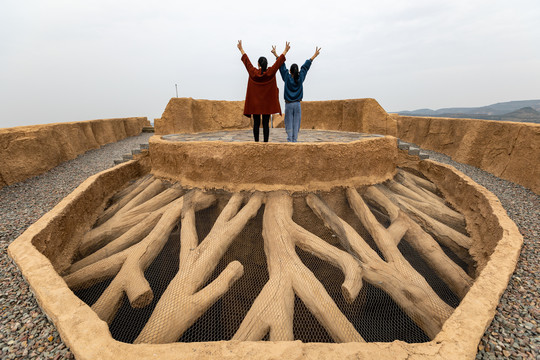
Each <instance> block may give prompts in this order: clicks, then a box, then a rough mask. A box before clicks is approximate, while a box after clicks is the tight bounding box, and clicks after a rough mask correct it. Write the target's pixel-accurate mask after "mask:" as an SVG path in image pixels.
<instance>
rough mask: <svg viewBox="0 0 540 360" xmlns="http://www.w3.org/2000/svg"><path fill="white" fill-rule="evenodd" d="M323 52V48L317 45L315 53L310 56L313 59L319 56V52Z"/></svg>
mask: <svg viewBox="0 0 540 360" xmlns="http://www.w3.org/2000/svg"><path fill="white" fill-rule="evenodd" d="M320 52H321V48H320V47H318V46H315V54H313V56H312V57H311V58H310V60H311V61H313V60H315V58H316V57H317V56H319V53H320Z"/></svg>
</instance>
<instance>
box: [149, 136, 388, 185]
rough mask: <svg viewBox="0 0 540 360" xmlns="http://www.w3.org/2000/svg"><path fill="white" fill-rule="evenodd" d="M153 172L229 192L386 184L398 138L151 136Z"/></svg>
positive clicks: (163, 176)
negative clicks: (292, 140) (294, 140)
mask: <svg viewBox="0 0 540 360" xmlns="http://www.w3.org/2000/svg"><path fill="white" fill-rule="evenodd" d="M149 143H150V157H151V160H152V173H153V174H154V175H156V176H158V177H161V178H166V179H170V180H172V181H178V182H180V183H181V184H182V185H184V186H192V187H201V186H202V187H204V188H218V189H219V188H221V189H226V190H229V191H242V190H249V191H252V190H261V191H269V190H276V189H285V190H290V191H307V190H309V191H317V190H325V191H326V190H330V189H331V188H333V187H336V186H363V185H371V184H377V183H380V182H383V181H385V180H388V179H389V178H391V177H392V176H393V175H394V174H395V171H396V159H397V140H396V138H394V137H392V136H382V135H374V134H359V133H353V132H340V131H321V130H302V131H301V132H300V135H299V142H298V143H288V142H286V133H285V130H284V129H271V132H270V142H268V143H264V142H258V143H256V142H254V141H253V133H252V130H241V131H227V132H223V131H222V132H212V133H198V134H174V135H164V136H159V135H158V136H154V137H152V138H151V139H150V141H149Z"/></svg>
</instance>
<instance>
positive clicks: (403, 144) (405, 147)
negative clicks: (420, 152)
mask: <svg viewBox="0 0 540 360" xmlns="http://www.w3.org/2000/svg"><path fill="white" fill-rule="evenodd" d="M397 146H398V149H400V150H409V147H410V146H411V144H409V143H408V142H405V141H401V140H399V139H398V145H397Z"/></svg>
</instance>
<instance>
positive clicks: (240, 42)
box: [236, 40, 245, 55]
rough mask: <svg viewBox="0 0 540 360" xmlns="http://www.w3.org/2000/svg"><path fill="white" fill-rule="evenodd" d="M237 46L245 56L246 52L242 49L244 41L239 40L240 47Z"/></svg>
mask: <svg viewBox="0 0 540 360" xmlns="http://www.w3.org/2000/svg"><path fill="white" fill-rule="evenodd" d="M236 46H237V47H238V50H240V52H241V53H242V55H244V54H245V52H244V49H243V48H242V40H238V45H236Z"/></svg>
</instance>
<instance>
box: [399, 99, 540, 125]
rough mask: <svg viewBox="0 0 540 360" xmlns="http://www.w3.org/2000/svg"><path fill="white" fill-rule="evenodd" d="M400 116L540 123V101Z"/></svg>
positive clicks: (425, 110)
mask: <svg viewBox="0 0 540 360" xmlns="http://www.w3.org/2000/svg"><path fill="white" fill-rule="evenodd" d="M398 114H399V115H406V116H435V117H451V118H460V117H465V118H474V119H486V120H505V121H524V122H535V123H540V100H519V101H508V102H500V103H496V104H492V105H488V106H481V107H461V108H458V107H455V108H443V109H438V110H432V109H418V110H413V111H400V112H398Z"/></svg>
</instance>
